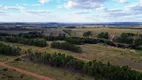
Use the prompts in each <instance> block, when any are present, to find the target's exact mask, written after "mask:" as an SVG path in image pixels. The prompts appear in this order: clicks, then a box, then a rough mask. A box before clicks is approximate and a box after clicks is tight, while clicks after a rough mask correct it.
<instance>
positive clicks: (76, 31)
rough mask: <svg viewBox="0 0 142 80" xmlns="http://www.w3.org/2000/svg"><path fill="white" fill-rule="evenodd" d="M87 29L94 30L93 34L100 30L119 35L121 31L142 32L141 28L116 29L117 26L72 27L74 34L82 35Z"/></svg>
mask: <svg viewBox="0 0 142 80" xmlns="http://www.w3.org/2000/svg"><path fill="white" fill-rule="evenodd" d="M86 31H92V32H93V34H94V35H95V34H98V33H100V32H109V33H110V34H115V35H119V34H121V33H135V34H137V33H140V34H142V31H141V30H135V29H116V28H75V29H72V35H73V36H82V34H83V33H84V32H86Z"/></svg>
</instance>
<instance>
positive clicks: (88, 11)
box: [72, 10, 91, 14]
mask: <svg viewBox="0 0 142 80" xmlns="http://www.w3.org/2000/svg"><path fill="white" fill-rule="evenodd" d="M89 13H91V10H81V11H75V12H72V14H89Z"/></svg>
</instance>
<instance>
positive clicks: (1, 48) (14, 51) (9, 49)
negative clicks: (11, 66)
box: [0, 42, 21, 56]
mask: <svg viewBox="0 0 142 80" xmlns="http://www.w3.org/2000/svg"><path fill="white" fill-rule="evenodd" d="M20 50H21V49H20V48H19V47H15V46H11V45H6V44H4V43H1V42H0V54H3V55H11V56H15V55H19V54H20Z"/></svg>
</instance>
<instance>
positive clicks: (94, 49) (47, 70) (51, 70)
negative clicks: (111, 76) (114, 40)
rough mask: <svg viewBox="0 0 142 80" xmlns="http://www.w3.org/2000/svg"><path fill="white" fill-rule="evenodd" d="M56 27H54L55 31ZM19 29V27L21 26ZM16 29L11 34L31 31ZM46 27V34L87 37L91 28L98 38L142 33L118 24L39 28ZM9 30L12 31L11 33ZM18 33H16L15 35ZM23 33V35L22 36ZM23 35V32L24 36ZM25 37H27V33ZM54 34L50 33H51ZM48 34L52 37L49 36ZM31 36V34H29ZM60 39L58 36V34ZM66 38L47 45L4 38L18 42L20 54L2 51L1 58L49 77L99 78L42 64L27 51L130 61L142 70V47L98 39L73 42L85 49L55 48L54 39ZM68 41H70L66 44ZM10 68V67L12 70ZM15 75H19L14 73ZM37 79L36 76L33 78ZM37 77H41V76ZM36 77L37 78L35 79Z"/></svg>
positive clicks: (114, 62) (61, 79)
mask: <svg viewBox="0 0 142 80" xmlns="http://www.w3.org/2000/svg"><path fill="white" fill-rule="evenodd" d="M51 30H53V31H51ZM64 30H70V31H71V32H70V34H71V35H69V34H68V33H66V32H65V31H64ZM17 31H18V30H17ZM17 31H14V30H13V31H12V32H10V34H19V33H28V32H30V30H29V31H26V30H24V32H22V31H19V32H17ZM42 31H43V35H45V36H49V35H50V36H57V35H59V34H65V35H67V37H74V36H77V37H81V38H82V37H84V36H83V33H84V32H87V31H91V32H92V35H91V36H89V38H96V37H97V34H99V33H101V32H108V33H109V34H111V35H114V36H115V35H117V36H119V35H121V34H122V33H133V34H142V32H141V30H137V29H114V28H73V29H72V28H71V29H70V28H57V29H52V28H51V29H46V30H45V29H42V28H41V29H40V30H39V32H42ZM1 33H6V32H5V31H1ZM8 34H9V33H8ZM14 36H15V35H14ZM18 37H19V36H18ZM20 37H21V36H20ZM24 38H25V37H24ZM39 38H41V39H45V40H47V39H46V38H44V37H38V39H39ZM49 38H50V37H49ZM49 38H48V39H49ZM29 39H30V38H29ZM35 39H37V38H35ZM56 39H58V38H56ZM65 41H66V40H55V41H51V40H50V41H48V40H47V41H46V42H47V43H48V44H47V45H46V46H43V47H40V46H37V45H27V44H23V43H22V42H21V43H20V42H9V41H5V40H3V41H2V43H4V44H6V45H12V46H17V47H19V48H20V49H21V51H20V55H16V56H9V55H3V54H0V57H1V59H0V61H1V62H3V63H5V64H7V65H9V66H13V67H16V68H18V69H22V70H26V71H29V72H32V73H36V74H39V75H43V76H46V77H50V78H52V79H55V80H94V79H95V80H99V79H98V78H97V77H95V76H94V77H92V76H89V75H86V74H84V73H80V72H79V73H78V72H75V71H74V70H72V69H71V70H70V69H69V70H68V69H63V68H58V67H52V66H51V65H45V64H42V63H41V64H39V63H36V62H32V61H30V60H28V59H27V57H26V56H27V53H26V52H25V51H28V50H30V51H33V52H42V53H44V52H47V53H50V54H55V53H61V54H65V55H69V56H73V57H75V58H77V59H80V60H83V61H85V62H87V61H91V60H96V61H101V62H102V63H104V64H107V63H108V62H110V64H112V65H118V66H126V65H128V66H129V67H130V68H131V69H133V70H137V71H140V72H141V71H142V50H137V49H131V48H120V47H115V46H111V45H107V44H104V43H97V44H89V43H84V44H82V45H79V44H73V45H75V46H78V47H80V49H81V52H74V51H72V50H71V49H70V50H68V49H66V50H65V49H62V48H59V49H58V47H57V48H53V47H52V45H51V44H52V43H53V42H60V43H64V42H65ZM64 45H66V44H64ZM8 72H10V71H8ZM12 73H17V71H14V72H13V71H12ZM14 76H15V75H14ZM24 77H25V79H24V78H23V80H28V79H29V78H30V80H32V77H28V76H24ZM33 79H34V78H33ZM36 79H39V78H38V77H37V78H36ZM34 80H35V79H34Z"/></svg>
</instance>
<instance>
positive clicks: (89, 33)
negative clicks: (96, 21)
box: [83, 31, 92, 37]
mask: <svg viewBox="0 0 142 80" xmlns="http://www.w3.org/2000/svg"><path fill="white" fill-rule="evenodd" d="M83 36H84V37H89V36H92V32H91V31H87V32H84V33H83Z"/></svg>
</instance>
